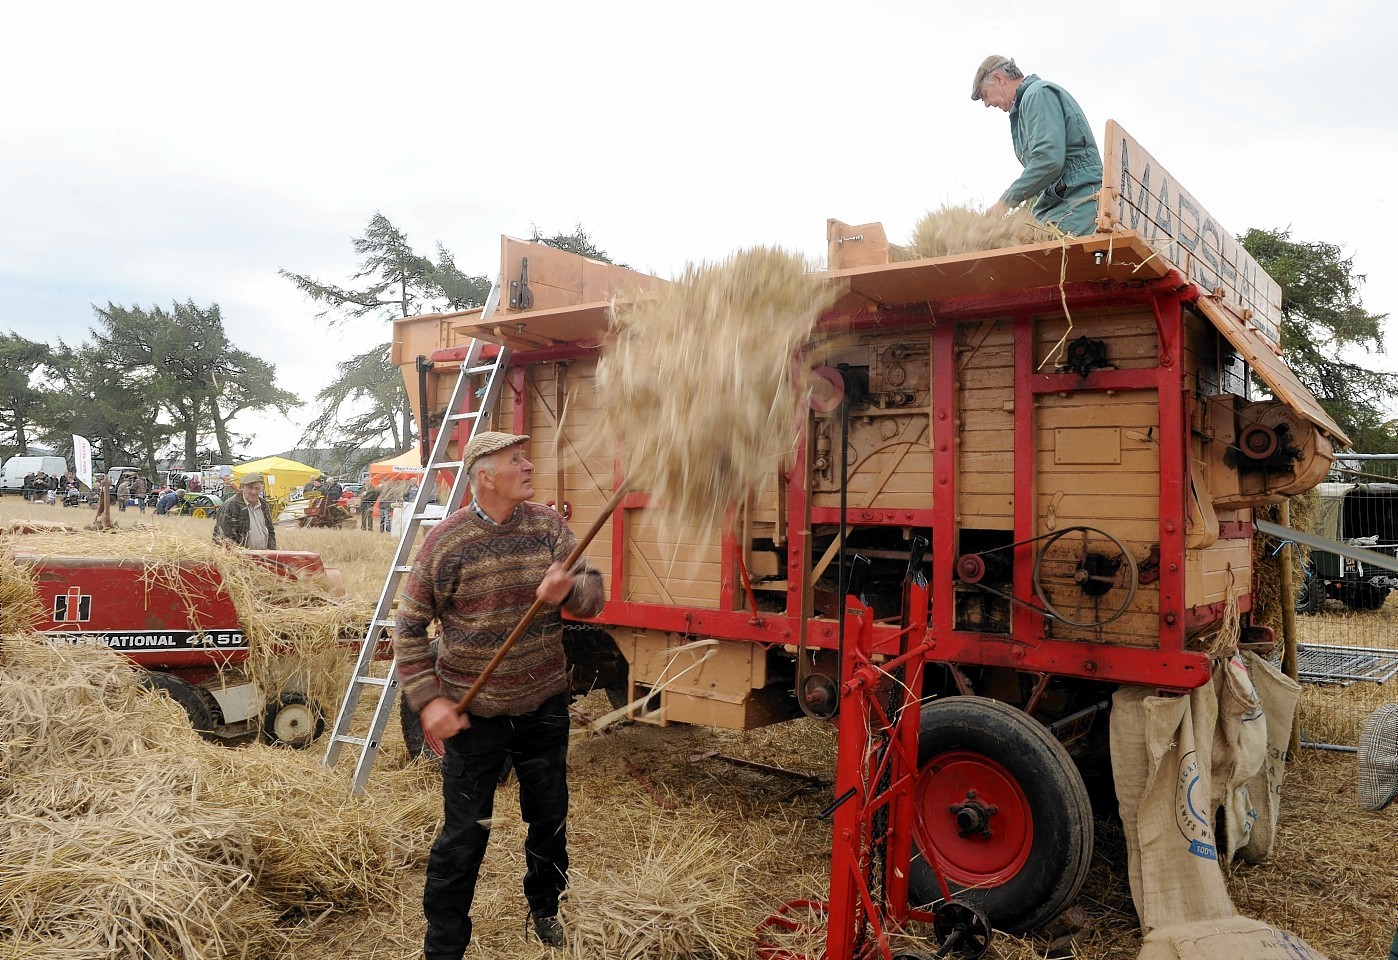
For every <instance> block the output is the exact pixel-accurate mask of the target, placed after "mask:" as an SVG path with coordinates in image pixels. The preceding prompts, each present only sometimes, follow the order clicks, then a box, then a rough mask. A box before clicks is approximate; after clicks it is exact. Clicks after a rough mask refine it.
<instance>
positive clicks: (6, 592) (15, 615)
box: [0, 551, 43, 645]
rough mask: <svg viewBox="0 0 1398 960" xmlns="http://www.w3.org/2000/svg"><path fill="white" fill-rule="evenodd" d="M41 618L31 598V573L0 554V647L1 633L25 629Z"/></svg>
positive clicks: (32, 593) (32, 596)
mask: <svg viewBox="0 0 1398 960" xmlns="http://www.w3.org/2000/svg"><path fill="white" fill-rule="evenodd" d="M42 615H43V611H42V610H40V609H39V601H38V600H37V599H36V598H35V596H34V577H33V572H32V571H31V570H30V569H29V567H27V566H24V565H22V564H18V563H15V558H14V557H13V556H11V555H10V554H9V553H6V552H4V551H0V645H3V643H4V636H5V634H7V633H14V632H16V631H18V630H25V629H28V628H29V626H30V624H32V623H33V622H34V621H35V620H36V619H38V618H39V617H40V616H42Z"/></svg>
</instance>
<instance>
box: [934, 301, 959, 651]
mask: <svg viewBox="0 0 1398 960" xmlns="http://www.w3.org/2000/svg"><path fill="white" fill-rule="evenodd" d="M956 383H957V374H956V325H955V324H952V323H944V324H938V325H937V326H936V327H934V328H933V330H932V490H931V497H932V517H933V521H932V579H931V587H932V632H933V634H934V635H936V636H941V635H943V634H945V633H949V632H950V631H951V629H952V624H953V622H954V621H953V612H954V607H955V601H954V598H953V583H954V580H953V576H952V571H953V569H954V568H955V565H956V548H957V544H956V529H957V522H956V470H957V462H956V440H957V410H956Z"/></svg>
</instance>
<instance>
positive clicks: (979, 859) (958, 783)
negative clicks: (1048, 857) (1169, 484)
mask: <svg viewBox="0 0 1398 960" xmlns="http://www.w3.org/2000/svg"><path fill="white" fill-rule="evenodd" d="M916 802H917V810H918V817H917V822H916V825H915V827H914V833H915V834H916V835H917V841H918V843H919V844H920V845H921V846H922V848H923V849H924V850H925V849H928V848H929V847H931V848H933V849H935V850H936V851H937V853H938V855H939V856H940V858H941V859H940V862H941V863H942V865H943V870H945V871H946V878H947V879H948V880H950V881H952V882H953V883H956V884H957V885H959V886H962V887H981V886H985V885H986V884H995V883H1000V882H1003V881H1004V879H1005V878H1006V877H1012V876H1014V875H1015V874H1016V873H1018V872H1019V871H1020V870H1022V869H1024V864H1025V863H1026V862H1027V861H1028V859H1029V851H1030V849H1031V848H1032V847H1033V843H1034V817H1033V811H1032V810H1031V809H1030V807H1029V800H1028V798H1026V797H1025V795H1024V791H1023V790H1021V789H1020V787H1019V783H1018V782H1017V781H1016V780H1015V778H1014V776H1013V775H1012V774H1010V772H1009V771H1007V770H1006V769H1005V768H1004V767H1002V766H1001V765H1000V764H998V763H996V762H995V761H994V760H992V759H991V758H989V757H987V756H984V755H982V754H979V753H973V752H971V751H968V750H949V751H947V752H946V753H943V754H939V755H937V756H935V757H933V758H932V760H931V762H929V763H928V764H927V765H926V766H925V767H923V769H922V773H921V775H920V776H919V777H918V782H917V801H916ZM948 817H950V819H949V820H948V819H947V818H948ZM933 827H936V828H937V829H933Z"/></svg>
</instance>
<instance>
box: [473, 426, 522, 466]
mask: <svg viewBox="0 0 1398 960" xmlns="http://www.w3.org/2000/svg"><path fill="white" fill-rule="evenodd" d="M528 441H529V434H527V433H520V434H514V433H499V432H498V431H495V430H487V431H485V432H484V433H478V434H476V435H475V436H474V437H472V438H471V442H470V443H468V444H466V453H465V454H463V455H462V457H461V467H462V469H463V470H465V471H466V472H467V474H469V473H470V472H471V468H472V467H474V466H475V465H476V461H477V460H479V459H480V458H481V457H488V456H490V455H491V454H492V453H499V452H500V451H501V450H508V449H509V448H510V447H513V446H517V445H519V444H521V443H527V442H528Z"/></svg>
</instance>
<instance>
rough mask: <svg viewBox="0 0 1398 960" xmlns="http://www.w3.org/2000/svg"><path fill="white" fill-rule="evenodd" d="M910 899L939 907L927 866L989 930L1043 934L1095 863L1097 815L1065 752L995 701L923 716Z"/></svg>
mask: <svg viewBox="0 0 1398 960" xmlns="http://www.w3.org/2000/svg"><path fill="white" fill-rule="evenodd" d="M918 765H919V775H918V783H917V786H916V791H915V811H914V812H915V820H914V824H913V837H914V850H913V864H912V872H911V874H910V876H909V898H910V900H911V901H912V902H913V903H914V904H917V905H929V904H934V903H937V902H938V901H940V900H942V891H941V887H940V885H939V884H938V883H937V879H936V875H935V874H934V873H933V871H932V868H931V866H930V865H929V861H930V862H931V863H935V864H937V865H938V868H939V869H940V871H941V873H942V875H943V877H944V878H945V879H946V880H947V883H948V886H949V887H950V888H951V891H952V893H953V894H954V895H956V897H957V898H958V899H960V900H965V901H968V902H970V903H972V904H974V905H975V906H977V907H979V908H980V909H982V910H984V911H985V913H986V915H987V916H988V917H989V919H990V922H991V924H992V926H994V927H995V928H996V929H999V930H1006V931H1009V932H1022V931H1025V930H1032V929H1034V928H1035V927H1038V926H1042V925H1043V924H1045V923H1047V922H1048V921H1049V920H1052V919H1053V918H1054V917H1055V916H1057V915H1058V914H1059V913H1061V912H1063V910H1065V909H1066V908H1067V907H1068V906H1069V905H1070V904H1071V903H1072V902H1073V898H1074V897H1076V896H1077V893H1078V890H1079V889H1080V888H1081V887H1082V883H1083V880H1084V879H1085V878H1086V876H1087V870H1088V866H1089V865H1090V863H1091V860H1092V807H1091V805H1090V803H1089V802H1088V797H1087V788H1086V787H1085V786H1084V785H1083V782H1082V777H1081V776H1080V775H1079V773H1078V771H1077V768H1076V767H1075V766H1074V765H1073V761H1072V758H1070V757H1069V756H1068V753H1067V751H1066V750H1064V749H1063V745H1062V744H1060V743H1059V742H1058V741H1057V740H1056V739H1054V737H1053V736H1052V734H1050V733H1049V732H1048V731H1047V730H1046V729H1044V727H1043V726H1042V725H1041V724H1039V723H1038V722H1037V721H1035V720H1033V719H1031V718H1029V717H1027V716H1025V714H1024V713H1023V712H1022V711H1020V710H1017V709H1015V708H1014V707H1011V706H1008V705H1007V704H1003V703H1000V702H998V701H995V700H988V699H985V698H982V697H947V698H945V699H942V700H935V701H933V702H931V703H929V704H927V705H926V706H925V707H924V708H923V711H922V727H921V732H920V734H919V741H918Z"/></svg>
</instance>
